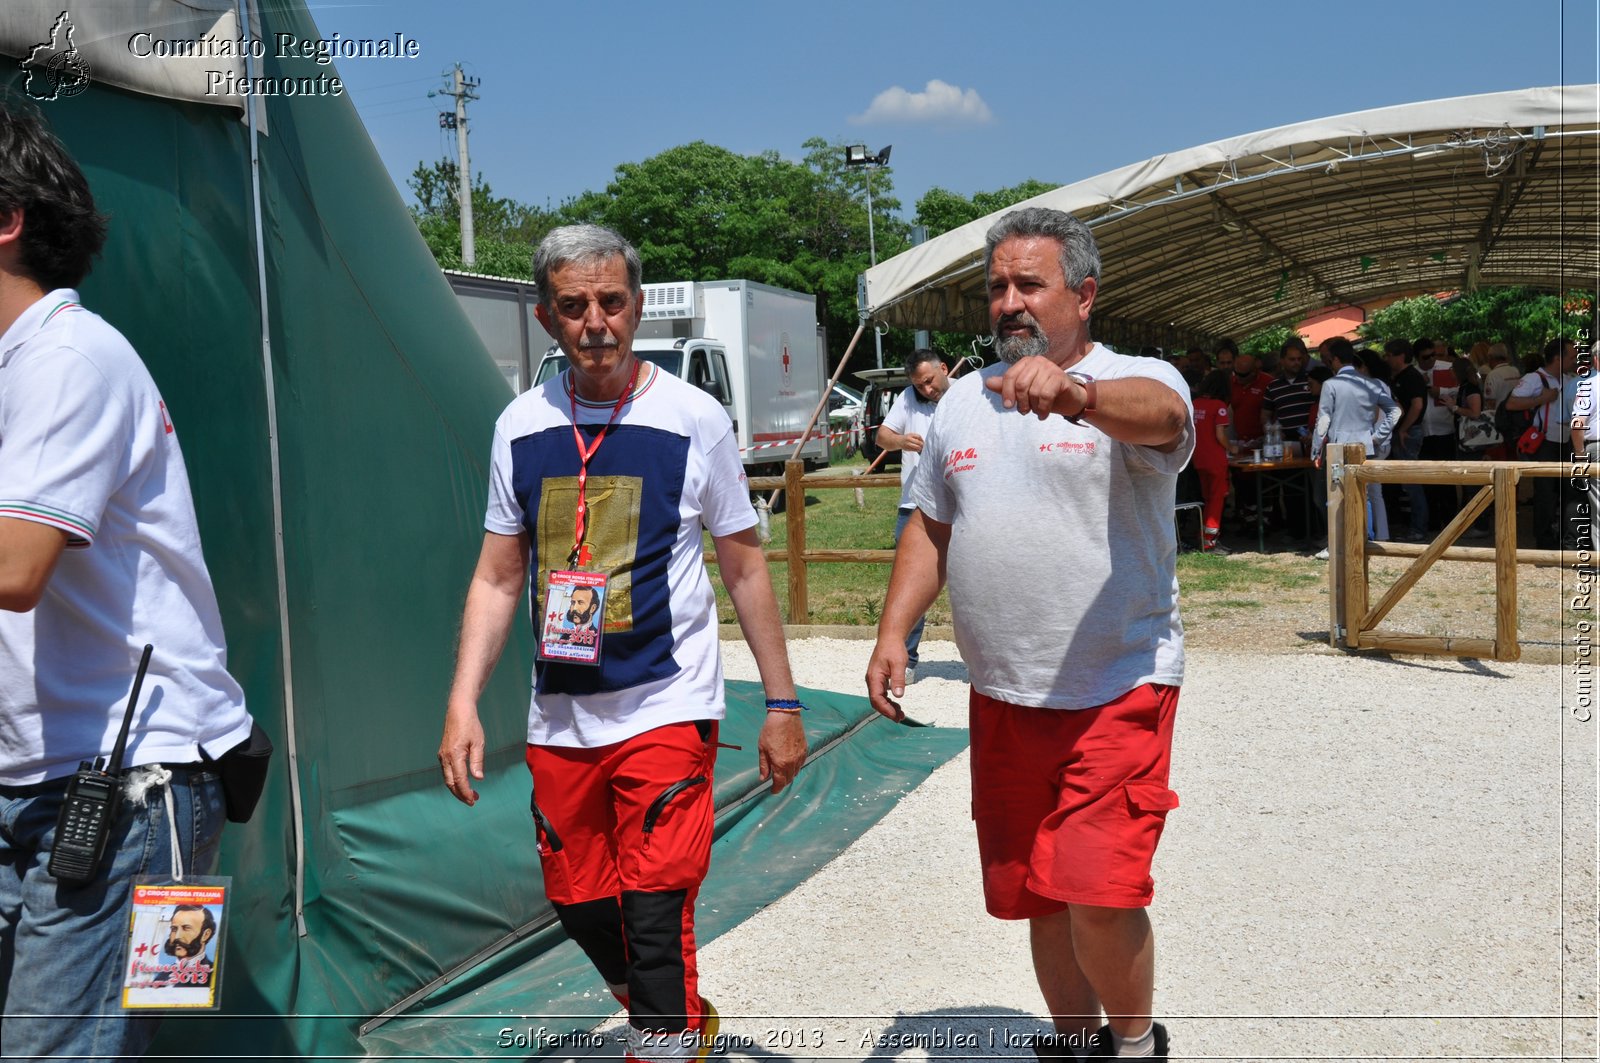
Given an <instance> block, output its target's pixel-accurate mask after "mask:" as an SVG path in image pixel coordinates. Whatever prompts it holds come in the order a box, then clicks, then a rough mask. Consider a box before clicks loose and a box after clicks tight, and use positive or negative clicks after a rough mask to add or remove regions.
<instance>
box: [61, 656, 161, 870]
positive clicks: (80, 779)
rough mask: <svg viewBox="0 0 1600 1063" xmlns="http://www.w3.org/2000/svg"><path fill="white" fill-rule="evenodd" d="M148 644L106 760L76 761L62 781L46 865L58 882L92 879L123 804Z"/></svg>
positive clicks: (147, 657)
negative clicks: (126, 759)
mask: <svg viewBox="0 0 1600 1063" xmlns="http://www.w3.org/2000/svg"><path fill="white" fill-rule="evenodd" d="M151 648H152V647H151V646H149V645H148V644H146V646H145V648H144V656H142V657H140V658H139V672H138V674H137V675H135V676H134V677H133V691H132V693H130V694H129V695H128V709H127V711H126V712H124V713H123V714H122V730H121V731H119V732H118V733H117V744H116V745H115V746H113V747H112V749H111V761H110V763H106V762H105V758H104V757H95V758H94V762H93V763H90V762H89V761H87V760H85V761H80V762H79V764H78V772H77V774H76V775H74V776H73V777H72V781H71V782H70V783H68V784H67V793H66V796H65V797H64V798H63V799H62V801H61V816H60V818H58V819H57V820H56V838H55V844H54V845H53V846H52V847H51V849H50V864H49V871H50V874H52V875H54V876H55V877H56V878H58V879H60V880H61V881H62V882H74V883H82V882H88V881H89V880H90V879H92V878H94V875H95V870H96V869H97V868H98V867H99V866H100V857H101V855H102V854H104V853H105V849H106V838H107V837H109V836H110V834H111V824H112V822H113V821H114V820H115V819H116V818H117V809H118V808H119V807H120V806H121V804H122V757H123V754H124V753H125V752H126V751H127V747H128V728H129V727H130V726H131V725H132V724H133V710H134V707H135V706H136V705H137V704H138V703H139V689H140V688H141V687H142V686H144V673H145V671H146V670H147V669H148V668H149V667H150V652H151Z"/></svg>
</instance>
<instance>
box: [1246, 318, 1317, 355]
mask: <svg viewBox="0 0 1600 1063" xmlns="http://www.w3.org/2000/svg"><path fill="white" fill-rule="evenodd" d="M1296 336H1300V333H1299V332H1298V331H1297V330H1296V329H1295V327H1294V326H1293V325H1287V324H1285V325H1268V326H1267V327H1266V328H1264V329H1259V330H1257V331H1255V332H1252V333H1250V335H1248V336H1246V337H1245V338H1244V339H1242V340H1240V341H1239V353H1240V354H1253V355H1255V356H1256V357H1257V358H1259V357H1261V356H1262V355H1263V354H1277V353H1278V352H1279V351H1281V350H1283V345H1284V344H1285V343H1288V342H1289V341H1290V340H1291V339H1293V338H1294V337H1296ZM1300 338H1301V339H1302V340H1303V339H1305V337H1304V336H1300Z"/></svg>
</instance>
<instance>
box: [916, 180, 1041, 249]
mask: <svg viewBox="0 0 1600 1063" xmlns="http://www.w3.org/2000/svg"><path fill="white" fill-rule="evenodd" d="M1056 187H1057V186H1056V185H1053V184H1049V183H1048V182H1045V181H1037V180H1034V179H1032V178H1029V179H1028V180H1026V181H1023V182H1022V183H1021V184H1016V185H1012V186H1011V187H1009V188H997V189H995V190H994V191H993V192H974V193H973V194H972V198H970V199H968V198H967V197H966V196H963V195H961V194H960V193H958V192H951V191H949V190H948V189H944V188H939V187H937V186H935V187H933V188H930V189H928V191H927V192H925V193H923V195H922V198H921V199H919V200H917V215H916V220H917V224H918V225H923V226H926V227H927V229H928V236H929V237H930V238H932V237H935V236H939V235H941V234H942V233H947V232H949V231H950V230H951V229H959V228H960V227H961V226H963V225H965V224H967V223H968V222H971V221H977V220H978V219H979V218H981V217H983V216H985V215H987V214H993V213H994V212H995V211H997V210H1004V209H1005V208H1006V207H1009V206H1013V205H1015V204H1017V203H1021V202H1022V201H1023V200H1025V199H1032V198H1033V197H1034V196H1040V195H1043V194H1044V193H1046V192H1048V191H1050V190H1051V189H1053V188H1056Z"/></svg>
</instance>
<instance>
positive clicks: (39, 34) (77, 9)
mask: <svg viewBox="0 0 1600 1063" xmlns="http://www.w3.org/2000/svg"><path fill="white" fill-rule="evenodd" d="M63 6H64V5H63V2H62V0H6V3H5V5H4V6H0V55H9V56H11V57H13V58H15V59H21V60H24V61H26V63H27V66H26V67H25V68H24V69H25V70H26V71H27V72H29V73H32V74H33V75H34V78H35V81H34V83H32V84H28V85H26V86H25V88H26V91H27V92H28V94H29V95H31V96H33V97H34V98H35V99H45V98H47V96H48V95H49V93H48V90H47V89H46V88H45V86H44V85H43V84H41V82H43V81H44V80H45V79H46V76H45V68H46V67H47V66H48V65H49V63H50V61H51V60H52V59H53V58H56V57H57V56H63V55H65V54H67V53H69V52H72V51H74V50H75V51H76V53H77V62H79V63H82V64H84V65H83V66H81V67H79V69H81V70H85V71H86V72H87V74H88V76H89V78H90V79H91V81H92V82H94V83H98V84H103V85H115V86H117V87H118V88H123V89H128V90H130V91H132V92H138V93H144V94H149V95H154V96H162V97H165V98H167V99H172V100H187V101H189V102H191V103H204V104H210V105H212V106H220V107H231V108H234V109H235V110H243V109H244V102H243V97H241V96H240V95H239V94H238V93H237V92H235V91H234V86H236V85H237V84H238V79H240V78H243V77H244V76H245V61H244V57H243V54H242V52H241V51H240V49H239V42H240V40H241V34H240V25H239V12H238V4H237V2H236V0H142V2H141V3H137V4H128V3H97V4H82V5H76V6H73V7H71V8H69V9H66V10H63ZM58 20H59V25H58ZM251 22H252V25H253V26H254V28H255V35H256V36H257V37H258V38H259V36H260V27H259V26H256V25H255V22H256V20H255V17H254V15H252V18H251ZM268 47H271V42H269V43H268Z"/></svg>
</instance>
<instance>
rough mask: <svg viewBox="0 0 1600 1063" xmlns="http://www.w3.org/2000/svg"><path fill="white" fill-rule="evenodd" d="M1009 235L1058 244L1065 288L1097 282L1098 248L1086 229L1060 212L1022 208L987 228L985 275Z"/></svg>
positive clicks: (1072, 218)
mask: <svg viewBox="0 0 1600 1063" xmlns="http://www.w3.org/2000/svg"><path fill="white" fill-rule="evenodd" d="M1013 236H1020V237H1030V236H1038V237H1044V238H1047V239H1050V240H1055V241H1057V242H1058V243H1060V244H1061V272H1062V273H1063V274H1065V275H1066V278H1067V287H1069V288H1072V289H1077V288H1078V287H1079V286H1080V285H1082V284H1083V282H1084V279H1085V278H1087V277H1093V278H1094V279H1095V282H1096V283H1099V281H1100V249H1099V248H1098V247H1096V246H1095V242H1094V236H1093V234H1091V233H1090V232H1089V227H1088V226H1087V225H1085V224H1083V222H1081V221H1079V220H1078V219H1077V218H1074V217H1073V216H1072V215H1070V214H1068V213H1067V212H1066V211H1064V210H1051V209H1050V208H1049V207H1024V208H1023V209H1022V210H1014V211H1012V212H1011V213H1010V214H1007V215H1006V216H1005V217H1003V218H1001V219H1000V220H999V221H997V222H995V223H994V224H993V225H991V226H989V232H988V235H986V236H985V237H984V247H983V271H984V273H988V272H989V264H990V262H992V261H993V260H994V249H995V248H996V247H998V246H1000V244H1001V243H1002V242H1003V241H1005V240H1009V239H1010V238H1011V237H1013Z"/></svg>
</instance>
